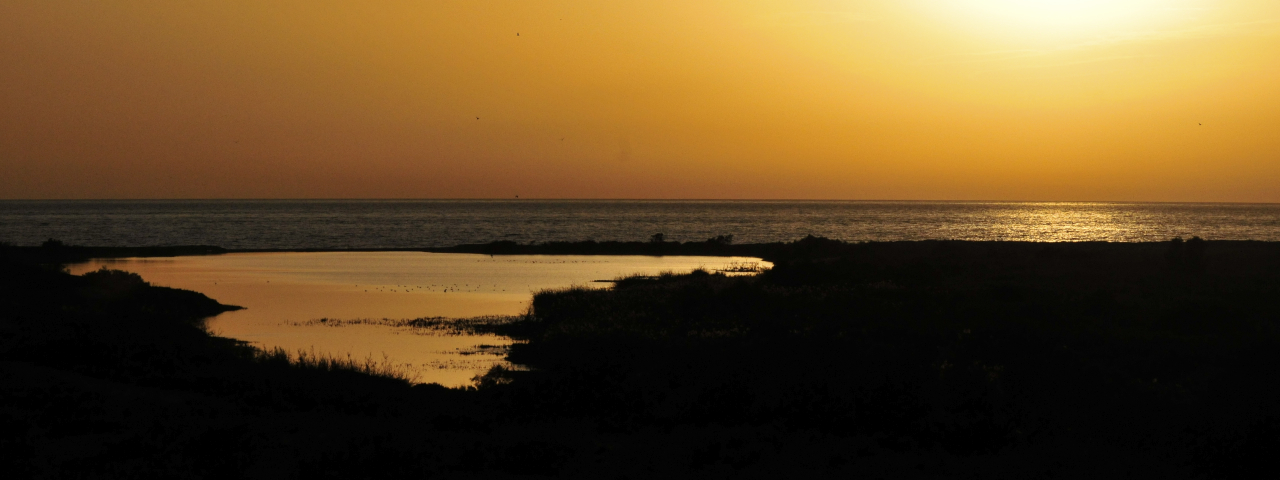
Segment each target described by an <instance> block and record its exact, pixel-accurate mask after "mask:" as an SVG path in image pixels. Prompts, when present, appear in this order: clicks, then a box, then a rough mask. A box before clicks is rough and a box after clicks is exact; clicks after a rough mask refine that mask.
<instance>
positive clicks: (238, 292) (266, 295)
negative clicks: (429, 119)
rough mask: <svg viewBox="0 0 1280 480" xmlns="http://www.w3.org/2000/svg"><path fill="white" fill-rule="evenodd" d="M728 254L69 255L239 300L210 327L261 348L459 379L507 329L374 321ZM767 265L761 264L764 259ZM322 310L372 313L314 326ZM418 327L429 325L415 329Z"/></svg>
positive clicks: (495, 305)
mask: <svg viewBox="0 0 1280 480" xmlns="http://www.w3.org/2000/svg"><path fill="white" fill-rule="evenodd" d="M754 261H757V260H756V259H749V258H737V257H729V258H726V257H642V256H568V255H546V256H540V255H518V256H487V255H467V254H441V253H421V252H325V253H243V254H228V255H215V256H193V257H174V258H137V259H103V260H95V261H92V262H89V263H85V264H78V265H73V266H72V267H71V271H72V273H76V274H80V273H84V272H86V271H90V270H95V269H97V268H100V267H102V266H107V267H109V268H115V269H120V270H127V271H132V272H136V273H138V274H139V275H142V277H143V279H145V280H147V281H149V282H151V283H152V284H154V285H160V286H169V287H175V288H183V289H188V290H194V291H198V292H201V293H204V294H206V295H208V296H209V297H211V298H213V299H215V300H218V301H220V302H222V303H226V304H232V305H240V306H243V307H247V308H246V309H245V310H240V311H235V312H227V313H224V314H222V315H219V316H217V317H214V318H212V319H210V321H209V328H210V329H211V330H212V331H213V332H214V333H216V334H218V335H221V336H225V337H230V338H237V339H241V340H246V341H250V342H253V343H254V344H255V345H256V346H259V347H262V348H274V347H281V348H284V349H286V350H289V351H298V350H300V349H304V350H314V351H315V352H316V353H321V354H328V355H334V356H339V357H346V356H347V355H351V356H352V357H353V358H356V359H364V358H366V357H373V358H374V359H375V360H381V359H382V358H383V356H384V355H385V356H386V358H388V359H390V360H391V361H392V362H394V363H396V364H400V365H409V368H410V369H412V370H414V371H415V372H416V373H417V374H418V379H419V381H422V382H437V383H441V384H444V385H450V386H456V385H465V384H469V383H470V379H471V377H473V376H474V375H476V374H478V373H483V372H484V371H487V370H488V369H489V368H490V367H492V366H493V365H497V364H499V363H501V362H502V356H503V352H502V349H501V348H477V347H480V346H487V347H502V346H506V345H509V344H510V343H511V340H510V339H507V338H505V337H497V336H475V335H460V336H458V335H440V334H431V333H430V332H421V331H415V330H412V329H406V328H394V327H389V326H385V325H379V324H377V323H378V322H377V321H376V320H381V319H412V318H421V317H474V316H482V315H517V314H520V313H523V312H524V311H525V309H527V308H528V304H529V300H530V298H531V295H532V293H533V292H536V291H539V290H543V289H549V288H562V287H567V286H571V285H584V286H592V287H604V286H607V285H608V283H600V282H596V280H612V279H615V278H618V277H620V276H624V275H632V274H642V275H654V274H658V273H661V272H664V271H674V272H687V271H691V270H693V269H695V268H699V267H702V268H707V269H711V270H715V269H721V268H725V267H726V266H729V265H733V264H737V263H743V262H754ZM764 265H766V266H767V265H768V264H767V263H764ZM320 318H334V319H344V320H353V319H370V320H375V321H373V322H369V323H371V324H349V323H348V324H346V325H345V326H340V327H332V326H324V325H317V324H316V323H315V322H310V321H311V320H315V319H320ZM424 333H426V334H424Z"/></svg>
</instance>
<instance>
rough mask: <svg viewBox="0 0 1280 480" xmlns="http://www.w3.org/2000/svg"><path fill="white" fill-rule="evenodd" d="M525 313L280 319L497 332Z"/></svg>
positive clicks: (429, 331)
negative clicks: (461, 316) (462, 316)
mask: <svg viewBox="0 0 1280 480" xmlns="http://www.w3.org/2000/svg"><path fill="white" fill-rule="evenodd" d="M528 320H529V317H528V315H488V316H479V317H466V318H455V317H419V318H327V317H326V318H315V319H311V320H305V321H289V322H284V324H285V325H289V326H294V327H349V326H355V325H368V326H376V327H391V328H400V329H406V330H408V331H410V332H412V333H414V334H417V335H498V334H499V332H500V331H503V330H504V328H505V327H508V326H510V325H516V324H519V323H521V322H525V321H528Z"/></svg>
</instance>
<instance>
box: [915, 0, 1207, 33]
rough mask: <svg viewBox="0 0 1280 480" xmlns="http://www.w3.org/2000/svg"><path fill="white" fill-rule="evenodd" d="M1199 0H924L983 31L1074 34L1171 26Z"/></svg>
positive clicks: (1198, 7)
mask: <svg viewBox="0 0 1280 480" xmlns="http://www.w3.org/2000/svg"><path fill="white" fill-rule="evenodd" d="M1201 3H1203V2H1202V1H1200V0H1163V1H1162V0H947V1H941V2H940V1H936V0H922V1H917V4H918V6H919V7H920V8H924V9H928V10H931V11H934V12H937V13H940V14H942V15H945V16H946V17H947V18H948V19H950V20H952V21H956V22H961V23H963V24H964V25H965V26H967V27H970V28H972V29H974V30H976V31H979V32H981V33H982V34H985V35H1007V34H1016V35H1017V36H1019V37H1023V38H1024V39H1025V38H1033V37H1055V38H1062V37H1066V38H1072V37H1078V36H1088V35H1097V34H1116V33H1121V32H1124V31H1131V30H1149V29H1159V28H1164V27H1169V26H1173V25H1175V24H1177V23H1178V22H1179V21H1182V20H1186V19H1189V18H1194V17H1195V15H1196V14H1197V13H1198V12H1200V11H1203V10H1205V7H1204V6H1203V5H1200V4H1201Z"/></svg>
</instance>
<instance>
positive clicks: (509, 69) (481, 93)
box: [0, 0, 1280, 202]
mask: <svg viewBox="0 0 1280 480" xmlns="http://www.w3.org/2000/svg"><path fill="white" fill-rule="evenodd" d="M0 65H2V66H3V67H2V68H0V173H2V174H0V198H393V197H394V198H509V197H512V196H514V195H520V196H521V197H522V198H537V197H543V198H546V197H553V198H793V199H802V198H821V199H988V200H1150V201H1241V202H1253V201H1256V202H1280V87H1277V85H1280V2H1277V1H1274V0H1167V1H1160V0H1109V1H1104V0H1074V1H1069V0H1040V1H1034V0H841V1H835V0H796V1H785V2H784V1H770V0H754V1H741V0H739V1H699V2H691V1H687V0H681V1H667V0H644V1H632V0H615V1H608V2H605V1H598V0H595V1H542V2H529V1H479V0H467V1H426V0H417V1H379V2H355V1H350V2H339V1H311V0H308V1H228V0H219V1H185V2H172V1H121V2H88V1H34V0H30V1H28V0H10V1H5V2H2V3H0Z"/></svg>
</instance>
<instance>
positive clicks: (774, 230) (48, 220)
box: [0, 200, 1280, 249]
mask: <svg viewBox="0 0 1280 480" xmlns="http://www.w3.org/2000/svg"><path fill="white" fill-rule="evenodd" d="M654 233H663V234H665V235H666V238H667V239H668V240H679V241H690V240H705V239H707V238H709V237H712V236H716V235H734V237H735V241H736V242H737V243H756V242H774V241H789V240H794V239H797V238H799V237H803V236H805V235H808V234H813V235H821V236H826V237H830V238H838V239H843V240H849V241H864V240H877V241H887V240H924V239H961V240H1025V241H1087V240H1103V241H1115V242H1136V241H1152V240H1167V239H1169V238H1172V237H1177V236H1181V237H1190V236H1200V237H1202V238H1206V239H1216V240H1272V241H1276V240H1280V204H1202V203H1018V202H818V201H545V200H518V201H505V200H488V201H476V200H368V201H351V200H278V201H246V200H217V201H201V200H187V201H0V241H5V242H9V243H12V244H16V245H36V244H39V243H40V242H41V241H43V240H45V239H48V238H56V239H59V240H62V241H63V242H65V243H68V244H74V245H93V246H152V245H217V246H221V247H226V248H250V249H251V248H411V247H438V246H452V245H458V244H464V243H485V242H490V241H494V240H515V241H519V242H530V241H536V242H543V241H553V240H567V241H576V240H588V239H590V240H644V239H647V238H648V237H649V236H650V235H652V234H654Z"/></svg>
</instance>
